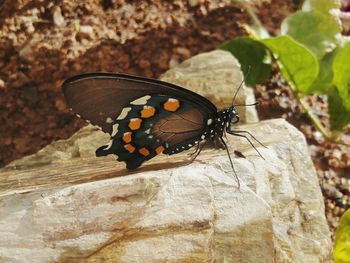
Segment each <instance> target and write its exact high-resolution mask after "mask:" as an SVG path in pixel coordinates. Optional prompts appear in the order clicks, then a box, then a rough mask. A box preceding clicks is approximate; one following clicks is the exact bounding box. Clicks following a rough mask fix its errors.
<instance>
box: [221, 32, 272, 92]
mask: <svg viewBox="0 0 350 263" xmlns="http://www.w3.org/2000/svg"><path fill="white" fill-rule="evenodd" d="M219 48H220V49H223V50H227V51H229V52H231V53H232V54H233V55H234V56H235V57H236V58H237V59H238V61H239V63H240V64H241V69H242V71H243V72H248V71H249V68H250V71H249V74H247V75H246V79H245V81H246V84H247V85H249V86H254V85H255V84H257V83H263V82H265V81H266V80H267V79H268V78H269V77H270V75H271V63H266V57H268V53H267V49H266V47H265V46H264V45H262V44H260V43H259V42H257V41H254V40H252V39H250V38H247V37H239V38H235V39H233V40H230V41H227V42H225V43H224V44H222V45H221V46H219Z"/></svg>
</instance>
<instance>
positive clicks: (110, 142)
mask: <svg viewBox="0 0 350 263" xmlns="http://www.w3.org/2000/svg"><path fill="white" fill-rule="evenodd" d="M112 144H113V140H110V141H109V143H108V144H107V147H106V148H105V150H109V148H111V146H112Z"/></svg>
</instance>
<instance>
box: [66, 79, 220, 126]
mask: <svg viewBox="0 0 350 263" xmlns="http://www.w3.org/2000/svg"><path fill="white" fill-rule="evenodd" d="M62 90H63V93H64V95H65V97H66V100H67V102H68V104H69V106H70V107H71V108H72V110H73V111H74V112H75V113H77V114H79V115H80V116H81V117H82V118H83V119H85V120H88V121H89V122H91V123H92V124H94V125H98V126H100V127H101V128H102V130H103V131H105V132H108V133H111V132H112V125H111V124H110V123H108V122H106V121H107V120H109V119H115V118H117V116H119V115H120V113H121V111H122V109H123V108H124V107H125V105H127V104H128V103H129V102H131V101H134V100H135V99H137V98H141V97H143V96H146V95H153V94H164V95H168V96H169V97H174V98H178V99H182V100H186V101H191V102H192V103H193V104H195V105H197V107H198V108H200V109H201V110H203V111H209V112H216V107H215V106H214V105H213V104H212V103H211V102H210V101H209V100H207V99H206V98H204V97H202V96H200V95H198V94H196V93H194V92H191V91H189V90H186V89H184V88H181V87H179V86H176V85H173V84H170V83H167V82H163V81H159V80H154V79H147V78H140V77H135V76H129V75H124V74H115V73H88V74H82V75H78V76H74V77H72V78H70V79H67V80H66V81H65V82H64V83H63V86H62Z"/></svg>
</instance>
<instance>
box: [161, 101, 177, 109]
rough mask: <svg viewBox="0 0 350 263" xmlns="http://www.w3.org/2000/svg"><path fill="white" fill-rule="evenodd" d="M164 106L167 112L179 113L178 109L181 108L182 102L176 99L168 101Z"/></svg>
mask: <svg viewBox="0 0 350 263" xmlns="http://www.w3.org/2000/svg"><path fill="white" fill-rule="evenodd" d="M163 106H164V109H165V110H167V111H177V109H178V108H180V101H178V100H176V99H168V100H167V101H166V102H165V103H164V105H163Z"/></svg>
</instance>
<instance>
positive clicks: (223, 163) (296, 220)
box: [0, 51, 331, 263]
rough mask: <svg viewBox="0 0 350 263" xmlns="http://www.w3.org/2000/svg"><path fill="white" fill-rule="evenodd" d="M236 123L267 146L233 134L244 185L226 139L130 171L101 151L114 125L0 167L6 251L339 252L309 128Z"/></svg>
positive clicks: (104, 255)
mask: <svg viewBox="0 0 350 263" xmlns="http://www.w3.org/2000/svg"><path fill="white" fill-rule="evenodd" d="M215 52H216V53H217V51H215ZM219 52H220V53H221V54H224V53H222V52H221V51H219ZM217 54H218V53H217ZM221 54H219V55H221ZM204 55H207V54H204ZM225 55H226V54H225ZM195 59H197V58H196V57H195ZM194 64H195V63H194ZM202 65H210V63H206V64H202ZM203 67H204V66H203ZM223 68H224V67H222V69H223ZM215 69H218V70H221V68H220V67H218V66H217V67H213V69H212V71H211V74H214V75H218V74H215V73H216V72H215ZM208 72H209V71H208ZM210 76H211V75H209V73H208V74H206V75H205V74H204V75H203V76H202V77H200V78H199V79H202V81H203V83H209V82H210ZM205 77H207V78H209V79H208V81H207V82H206V81H205V79H204V78H205ZM198 81H199V80H198V79H194V83H198ZM228 82H229V81H228ZM184 85H185V84H184ZM234 85H236V84H232V85H227V87H228V88H229V90H231V86H234ZM193 86H195V85H193ZM199 86H200V85H199ZM200 87H202V86H200ZM208 87H211V86H208ZM213 91H215V88H213ZM229 93H230V92H229V91H227V92H226V93H225V92H223V93H221V92H220V93H218V94H229ZM224 96H226V95H224ZM231 97H232V96H231ZM237 128H238V129H241V130H247V131H250V132H251V133H252V134H254V136H255V137H257V138H258V139H259V140H261V141H262V143H264V144H265V145H266V146H267V147H268V148H264V147H261V146H259V145H257V148H258V150H259V151H260V152H261V153H262V155H263V156H264V158H265V160H263V159H262V158H260V157H259V156H258V155H257V153H256V152H255V150H254V149H253V148H252V147H251V146H250V145H249V143H248V142H247V141H246V140H245V139H244V138H239V137H234V136H230V135H228V142H229V144H230V151H231V156H232V158H233V162H234V167H235V170H236V171H237V174H238V177H239V181H240V188H238V187H237V181H236V179H235V177H234V173H233V172H232V169H231V167H230V164H229V160H228V157H227V154H226V151H224V150H222V149H214V148H207V149H205V150H203V152H202V153H201V155H200V156H199V157H198V158H197V159H196V161H195V162H193V163H191V164H189V163H188V161H187V160H188V159H187V154H188V153H180V154H177V155H174V156H171V157H169V156H159V157H156V158H154V159H152V160H151V161H149V162H148V163H147V164H145V165H144V166H143V167H142V168H141V169H138V170H136V171H133V172H129V171H126V170H125V169H124V165H123V164H121V163H118V162H116V161H115V160H114V158H113V157H100V158H96V157H95V156H94V151H95V149H96V148H97V147H98V146H100V145H101V144H104V143H106V142H107V141H108V136H106V135H105V134H103V133H102V132H100V131H99V130H97V129H96V128H94V127H92V126H87V127H85V128H83V129H82V130H80V131H79V132H78V133H76V134H75V135H74V136H73V137H72V138H70V139H68V140H65V141H58V142H55V143H54V144H52V145H50V146H48V147H45V148H44V149H42V150H41V151H40V152H38V153H37V154H36V155H33V156H29V157H26V158H24V159H23V160H19V161H16V162H13V163H11V164H10V165H9V166H7V167H6V168H4V169H2V170H0V172H1V176H0V236H1V238H0V262H35V263H37V262H127V263H129V262H147V263H148V262H254V263H257V262H258V263H260V262H261V263H265V262H266V263H271V262H291V263H292V262H293V263H299V262H300V263H305V262H331V240H330V233H329V230H328V226H327V223H326V220H325V216H324V205H323V198H322V195H321V191H320V188H319V186H318V181H317V176H316V173H315V170H314V167H313V164H312V162H311V159H310V157H309V154H308V150H307V146H306V142H305V139H304V137H303V135H302V134H301V133H300V132H299V131H298V130H296V129H295V128H294V127H293V126H291V125H290V124H288V123H287V122H285V121H284V120H281V119H277V120H270V121H264V122H260V123H252V124H246V125H241V126H238V127H237ZM234 150H237V151H239V152H240V153H242V155H243V156H244V158H238V157H236V158H234V154H233V152H234Z"/></svg>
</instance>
